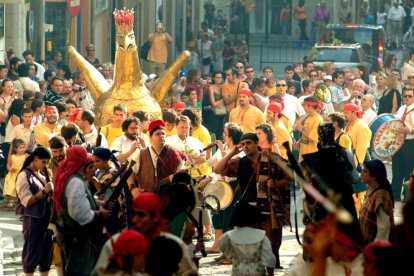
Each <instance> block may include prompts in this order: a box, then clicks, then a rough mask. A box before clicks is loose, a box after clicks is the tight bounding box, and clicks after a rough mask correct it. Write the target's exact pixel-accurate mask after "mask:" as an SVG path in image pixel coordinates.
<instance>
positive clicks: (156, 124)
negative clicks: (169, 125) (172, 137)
mask: <svg viewBox="0 0 414 276" xmlns="http://www.w3.org/2000/svg"><path fill="white" fill-rule="evenodd" d="M164 128H165V123H164V121H162V120H155V121H152V122H151V123H150V124H149V127H148V131H149V134H150V137H151V136H152V134H154V132H155V131H157V130H158V129H164Z"/></svg>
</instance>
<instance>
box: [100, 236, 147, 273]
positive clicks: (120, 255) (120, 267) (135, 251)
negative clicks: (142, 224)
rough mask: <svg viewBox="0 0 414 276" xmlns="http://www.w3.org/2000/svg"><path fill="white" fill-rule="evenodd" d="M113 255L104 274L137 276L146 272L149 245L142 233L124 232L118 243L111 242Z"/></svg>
mask: <svg viewBox="0 0 414 276" xmlns="http://www.w3.org/2000/svg"><path fill="white" fill-rule="evenodd" d="M111 242H112V248H113V253H112V256H111V257H109V264H108V266H107V268H106V270H105V273H104V274H98V275H119V276H121V275H137V274H138V273H139V272H143V271H144V270H145V262H146V257H147V254H148V248H149V244H148V241H147V239H146V238H145V237H144V235H142V234H141V233H140V232H137V231H135V230H125V231H123V232H122V233H121V234H120V235H119V237H118V239H117V240H116V241H113V240H111Z"/></svg>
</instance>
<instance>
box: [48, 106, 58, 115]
mask: <svg viewBox="0 0 414 276" xmlns="http://www.w3.org/2000/svg"><path fill="white" fill-rule="evenodd" d="M52 110H55V111H56V112H58V109H57V107H56V106H54V105H49V106H48V107H46V109H45V113H47V112H48V111H52Z"/></svg>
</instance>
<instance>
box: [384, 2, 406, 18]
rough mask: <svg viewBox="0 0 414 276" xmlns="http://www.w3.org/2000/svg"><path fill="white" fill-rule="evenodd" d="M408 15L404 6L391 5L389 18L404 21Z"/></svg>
mask: <svg viewBox="0 0 414 276" xmlns="http://www.w3.org/2000/svg"><path fill="white" fill-rule="evenodd" d="M406 15H407V14H406V13H405V10H404V8H403V7H401V6H400V5H398V7H397V8H394V7H391V9H390V11H389V12H388V19H390V20H393V21H402V20H403V18H404V17H405V16H406Z"/></svg>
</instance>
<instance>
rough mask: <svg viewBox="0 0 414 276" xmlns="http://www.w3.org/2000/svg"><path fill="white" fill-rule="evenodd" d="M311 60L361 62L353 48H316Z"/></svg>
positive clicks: (310, 56)
mask: <svg viewBox="0 0 414 276" xmlns="http://www.w3.org/2000/svg"><path fill="white" fill-rule="evenodd" d="M309 60H311V61H318V62H324V61H333V62H352V63H355V62H359V59H358V53H357V51H356V50H355V49H351V48H314V49H313V50H312V51H311V53H310V55H309Z"/></svg>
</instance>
